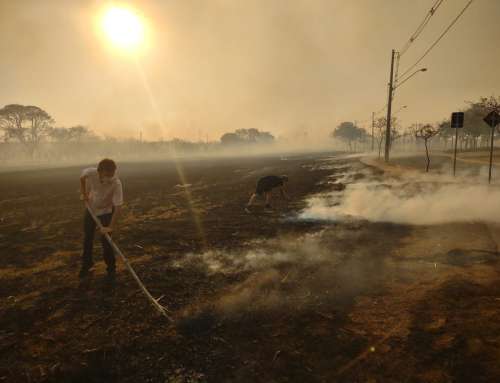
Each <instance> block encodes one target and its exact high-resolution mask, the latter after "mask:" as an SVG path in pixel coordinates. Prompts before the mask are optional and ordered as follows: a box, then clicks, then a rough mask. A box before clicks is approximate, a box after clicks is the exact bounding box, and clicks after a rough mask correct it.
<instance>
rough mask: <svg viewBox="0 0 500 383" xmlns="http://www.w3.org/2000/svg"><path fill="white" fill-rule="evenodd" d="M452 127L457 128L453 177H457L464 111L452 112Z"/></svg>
mask: <svg viewBox="0 0 500 383" xmlns="http://www.w3.org/2000/svg"><path fill="white" fill-rule="evenodd" d="M451 127H452V128H454V129H455V153H454V155H453V177H455V172H456V169H457V141H458V129H459V128H463V127H464V112H454V113H452V114H451Z"/></svg>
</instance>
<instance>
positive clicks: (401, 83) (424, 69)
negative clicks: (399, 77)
mask: <svg viewBox="0 0 500 383" xmlns="http://www.w3.org/2000/svg"><path fill="white" fill-rule="evenodd" d="M426 70H427V68H422V69H419V70H416V71H415V72H413V73H412V74H411V75H409V76H408V77H406V78H405V79H404V80H403V81H401V82H400V83H398V85H396V86H395V87H394V88H393V90H394V89H397V88H399V87H400V86H401V85H403V84H404V83H405V82H406V81H408V80H409V79H410V78H412V77H413V76H415V75H416V74H417V73H418V72H425V71H426Z"/></svg>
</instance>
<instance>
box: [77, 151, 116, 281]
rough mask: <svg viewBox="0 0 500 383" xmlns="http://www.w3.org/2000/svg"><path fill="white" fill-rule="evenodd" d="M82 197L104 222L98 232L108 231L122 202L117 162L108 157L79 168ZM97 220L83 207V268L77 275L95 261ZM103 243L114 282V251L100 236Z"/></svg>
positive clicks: (111, 279)
mask: <svg viewBox="0 0 500 383" xmlns="http://www.w3.org/2000/svg"><path fill="white" fill-rule="evenodd" d="M80 193H81V199H82V200H83V201H87V202H88V203H89V205H90V208H91V209H92V210H93V212H94V213H95V215H96V216H97V217H98V218H99V220H100V221H101V223H102V225H103V226H104V228H103V230H101V234H104V233H108V234H111V232H112V231H113V228H114V225H115V223H116V220H117V217H118V213H119V210H120V206H121V205H122V204H123V190H122V183H121V181H120V180H119V179H118V177H117V176H116V164H115V162H114V161H113V160H110V159H108V158H105V159H103V160H102V161H101V162H99V164H98V166H97V168H87V169H84V170H83V171H82V174H81V176H80ZM95 229H96V223H95V222H94V220H93V218H92V216H91V215H90V213H89V212H88V211H87V210H86V211H85V218H84V232H85V239H84V241H83V256H82V268H81V270H80V278H85V277H86V276H87V275H88V273H89V270H90V269H91V268H92V266H93V265H94V262H93V260H92V247H93V242H94V233H95ZM101 243H102V247H103V257H104V261H105V262H106V266H107V271H108V278H107V280H108V282H110V283H113V282H114V279H115V269H116V267H115V254H114V252H113V248H112V247H111V245H110V244H109V242H108V241H107V240H106V238H105V237H104V235H102V236H101Z"/></svg>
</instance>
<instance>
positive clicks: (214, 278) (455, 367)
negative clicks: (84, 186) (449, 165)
mask: <svg viewBox="0 0 500 383" xmlns="http://www.w3.org/2000/svg"><path fill="white" fill-rule="evenodd" d="M325 157H326V156H309V157H304V156H303V157H290V158H286V159H284V158H261V159H249V158H246V159H241V158H240V159H230V160H228V159H224V160H223V159H221V160H203V161H201V160H198V161H194V160H193V161H180V162H177V163H174V162H168V163H167V162H166V163H140V164H138V163H123V164H119V165H120V177H121V179H122V181H123V183H124V190H125V196H126V201H127V204H126V206H125V209H124V212H123V216H122V217H121V224H120V230H119V231H118V232H117V233H115V234H114V237H115V239H116V241H117V243H118V244H119V246H120V247H121V248H122V250H123V251H124V253H125V254H126V255H127V256H128V257H129V259H130V260H131V261H132V262H133V265H134V267H135V268H136V270H137V272H138V274H139V275H140V276H141V278H142V279H143V281H144V283H145V284H146V286H148V288H149V289H150V290H151V292H152V294H153V295H154V296H155V297H159V296H164V297H163V298H162V300H161V303H162V304H164V305H165V306H167V307H168V308H169V310H170V311H171V313H172V315H173V316H174V317H175V319H176V323H175V324H174V325H170V324H169V323H167V322H165V321H164V320H163V319H161V318H158V316H156V314H155V313H154V311H153V309H152V308H151V307H150V305H149V304H148V302H147V301H146V300H145V299H144V298H143V296H142V295H141V293H140V292H139V291H138V288H137V287H136V285H135V283H134V282H133V280H132V279H131V278H130V277H129V276H128V275H127V273H126V271H125V270H123V269H122V270H121V271H120V275H119V278H118V283H117V286H116V288H115V289H114V290H113V291H109V290H106V289H105V286H104V284H103V277H104V273H105V271H104V267H103V265H102V262H100V264H99V265H98V266H97V267H96V269H95V271H94V273H93V275H92V276H91V278H90V280H89V281H88V283H85V284H80V283H79V281H78V279H77V273H78V268H79V260H80V247H81V239H82V228H81V226H82V214H83V208H82V205H81V202H80V201H78V198H77V197H78V194H77V188H78V179H77V178H78V175H79V171H80V168H63V169H51V170H37V171H23V172H15V173H12V172H11V173H2V174H0V198H1V202H0V204H1V205H0V207H1V216H0V218H1V220H0V249H1V256H0V279H1V284H0V296H1V298H2V299H1V304H0V329H1V330H0V358H1V362H0V379H1V380H2V381H9V382H23V381H26V382H30V381H31V382H42V381H47V382H56V381H57V382H59V381H61V382H62V381H64V382H66V381H67V382H113V381H116V382H118V381H120V382H205V381H209V382H220V381H236V382H255V381H263V382H264V381H265V382H269V381H275V382H285V381H296V382H305V381H307V382H322V381H325V382H326V381H345V382H353V381H372V382H375V381H385V382H391V381H393V382H402V381H408V382H420V381H422V382H424V381H429V382H448V381H457V382H470V381H484V382H486V381H494V380H497V379H499V378H500V371H499V368H498V364H497V363H495V361H496V360H498V356H499V355H500V325H498V320H497V318H498V314H499V312H500V303H499V302H500V283H498V253H497V245H496V243H497V242H496V238H497V231H498V230H497V228H496V227H495V226H493V225H486V224H483V223H469V224H447V225H439V226H410V225H395V224H389V223H370V222H366V221H360V220H356V219H349V220H344V221H341V222H318V221H307V220H301V219H298V213H299V212H300V210H301V209H302V208H304V207H305V206H306V203H307V202H306V200H307V197H308V196H310V195H312V194H315V193H322V192H325V191H327V190H331V189H335V190H338V193H342V189H343V187H342V185H341V184H340V182H339V181H336V180H335V179H336V176H337V175H338V178H339V179H341V178H342V175H344V174H345V173H347V172H349V173H350V174H351V177H350V181H349V182H356V180H357V179H359V178H362V177H364V175H363V174H364V173H363V172H365V171H366V170H368V171H370V172H372V173H374V174H375V175H376V176H378V177H381V178H383V177H384V175H383V174H382V173H381V172H377V171H376V170H374V169H368V168H367V167H366V165H362V164H361V163H359V162H358V161H357V160H356V159H339V160H337V161H335V162H334V165H333V166H332V165H331V161H325ZM265 174H288V175H289V177H290V185H289V189H290V192H291V195H292V197H293V201H292V202H291V203H289V204H288V205H287V204H284V203H281V202H279V203H276V210H275V212H273V213H266V212H264V211H263V210H262V209H261V208H257V209H256V210H255V212H254V213H253V214H247V213H245V212H244V211H243V209H242V206H243V205H244V204H245V203H246V201H247V199H248V197H249V194H250V193H251V192H252V190H253V188H254V187H255V182H256V180H257V179H258V177H260V176H262V175H265ZM332 175H333V176H334V177H333V178H332V177H331V176H332ZM329 176H330V178H327V177H329ZM326 180H330V182H331V183H328V182H326ZM95 257H96V260H101V255H100V249H99V247H98V246H97V245H96V247H95Z"/></svg>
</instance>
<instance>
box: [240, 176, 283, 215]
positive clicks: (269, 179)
mask: <svg viewBox="0 0 500 383" xmlns="http://www.w3.org/2000/svg"><path fill="white" fill-rule="evenodd" d="M287 182H288V176H265V177H262V178H260V179H259V181H258V182H257V188H256V189H255V193H253V194H252V196H251V197H250V200H249V201H248V204H247V206H246V208H247V209H248V208H249V207H251V206H252V205H253V203H254V202H255V199H256V198H257V197H265V201H266V208H271V192H272V190H273V189H276V188H279V190H280V194H281V197H282V198H284V199H288V196H287V194H286V191H285V184H286V183H287Z"/></svg>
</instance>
